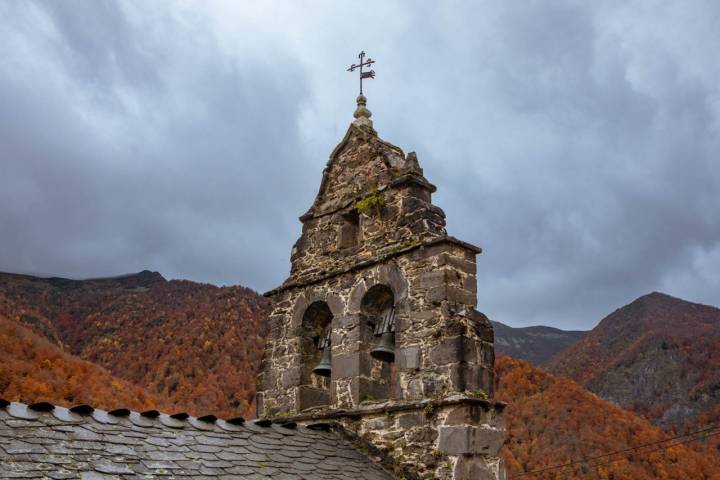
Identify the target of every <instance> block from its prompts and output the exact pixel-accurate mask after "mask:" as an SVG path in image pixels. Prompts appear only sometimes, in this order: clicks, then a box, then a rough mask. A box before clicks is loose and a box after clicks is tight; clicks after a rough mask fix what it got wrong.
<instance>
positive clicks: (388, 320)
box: [360, 285, 398, 401]
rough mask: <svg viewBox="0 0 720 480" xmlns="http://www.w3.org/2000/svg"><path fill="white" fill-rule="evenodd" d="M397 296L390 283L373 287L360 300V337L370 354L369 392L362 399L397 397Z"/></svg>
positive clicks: (365, 349) (367, 388) (365, 350)
mask: <svg viewBox="0 0 720 480" xmlns="http://www.w3.org/2000/svg"><path fill="white" fill-rule="evenodd" d="M396 313H397V311H396V305H395V295H394V294H393V291H392V289H391V288H390V287H388V286H387V285H375V286H374V287H372V288H370V289H369V290H368V291H367V292H366V293H365V296H364V297H363V299H362V301H361V303H360V328H361V330H360V340H361V345H362V350H363V352H364V353H366V354H367V355H369V357H370V363H371V366H370V371H369V372H367V373H368V377H369V378H368V380H369V381H368V382H367V384H366V388H365V389H366V392H364V394H361V395H360V400H361V401H362V400H384V399H388V398H397V397H398V394H397V369H396V367H395V315H396Z"/></svg>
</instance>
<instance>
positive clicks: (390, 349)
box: [370, 332, 395, 362]
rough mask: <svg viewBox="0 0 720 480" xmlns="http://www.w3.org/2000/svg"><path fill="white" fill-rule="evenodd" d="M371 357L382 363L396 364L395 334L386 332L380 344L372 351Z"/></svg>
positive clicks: (381, 337)
mask: <svg viewBox="0 0 720 480" xmlns="http://www.w3.org/2000/svg"><path fill="white" fill-rule="evenodd" d="M370 355H371V356H372V357H373V358H375V359H377V360H380V361H382V362H394V361H395V334H394V333H393V332H384V333H383V334H382V335H381V336H380V342H378V344H377V345H376V346H375V348H373V349H372V351H371V352H370Z"/></svg>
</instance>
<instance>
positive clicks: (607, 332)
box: [544, 292, 720, 428]
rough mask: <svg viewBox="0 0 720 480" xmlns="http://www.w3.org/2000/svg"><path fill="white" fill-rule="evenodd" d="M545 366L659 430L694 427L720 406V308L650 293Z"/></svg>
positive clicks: (612, 316) (614, 315) (601, 323)
mask: <svg viewBox="0 0 720 480" xmlns="http://www.w3.org/2000/svg"><path fill="white" fill-rule="evenodd" d="M544 368H546V369H547V370H548V371H549V372H551V373H554V374H556V375H563V376H567V377H569V378H571V379H573V380H575V381H576V382H578V383H579V384H581V385H583V386H585V387H586V388H587V389H589V390H590V391H592V392H594V393H596V394H597V395H599V396H600V397H602V398H604V399H606V400H609V401H611V402H613V403H616V404H618V405H620V406H623V407H625V408H628V409H631V410H633V411H635V412H637V413H639V414H641V415H642V416H644V417H646V418H648V419H650V420H651V421H652V422H653V423H655V424H657V425H660V426H662V427H665V428H678V427H682V426H683V425H693V424H697V422H698V421H699V420H700V419H701V417H707V418H709V417H712V416H714V415H715V416H716V415H717V414H713V412H714V411H716V410H717V409H718V407H720V309H717V308H715V307H711V306H707V305H700V304H696V303H691V302H687V301H685V300H681V299H678V298H674V297H671V296H669V295H665V294H662V293H657V292H654V293H650V294H648V295H645V296H642V297H640V298H638V299H637V300H635V301H634V302H632V303H630V304H629V305H626V306H624V307H622V308H620V309H618V310H616V311H614V312H613V313H611V314H610V315H608V316H607V317H605V318H604V319H603V320H602V321H601V322H600V323H599V324H598V326H597V327H595V328H594V329H593V330H592V331H590V332H589V333H587V334H586V335H585V336H584V337H583V338H581V339H580V340H579V341H578V342H577V343H576V344H575V345H573V346H571V347H570V348H568V349H567V350H565V351H563V352H561V353H560V354H558V355H557V356H556V357H554V358H552V359H551V360H549V361H548V362H546V364H545V365H544ZM708 416H709V417H708Z"/></svg>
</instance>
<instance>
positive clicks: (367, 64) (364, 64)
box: [347, 52, 375, 95]
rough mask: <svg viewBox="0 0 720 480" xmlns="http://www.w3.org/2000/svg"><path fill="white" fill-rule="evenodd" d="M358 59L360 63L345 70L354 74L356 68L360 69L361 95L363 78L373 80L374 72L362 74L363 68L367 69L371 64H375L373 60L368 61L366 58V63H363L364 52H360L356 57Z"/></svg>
mask: <svg viewBox="0 0 720 480" xmlns="http://www.w3.org/2000/svg"><path fill="white" fill-rule="evenodd" d="M358 58H359V59H360V63H358V64H357V65H355V64H354V63H353V64H352V65H350V68H348V69H347V71H348V72H354V71H355V69H356V68H359V69H360V95H362V81H363V78H375V70H370V71H368V72H363V67H369V66H370V65H372V64H373V63H375V60H372V59H370V57H368V59H367V61H364V60H363V59H364V58H365V52H360V55H358Z"/></svg>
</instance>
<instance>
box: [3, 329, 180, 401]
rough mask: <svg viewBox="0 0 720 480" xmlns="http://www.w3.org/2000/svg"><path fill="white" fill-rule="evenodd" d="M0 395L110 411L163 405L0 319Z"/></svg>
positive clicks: (22, 399) (158, 399)
mask: <svg viewBox="0 0 720 480" xmlns="http://www.w3.org/2000/svg"><path fill="white" fill-rule="evenodd" d="M0 351H1V352H2V354H3V361H2V362H0V397H2V398H5V399H6V400H11V401H22V402H26V403H32V402H39V401H51V402H53V403H55V404H58V405H64V406H67V407H71V406H75V405H78V404H81V403H87V404H91V405H93V406H96V407H98V408H105V409H114V408H116V407H117V406H118V405H123V406H127V407H128V408H132V409H135V410H141V411H142V410H146V409H149V408H163V409H167V408H169V404H168V402H167V401H165V400H161V399H160V398H159V397H157V396H154V395H151V394H149V393H147V392H146V391H144V390H143V389H142V388H140V387H137V386H135V385H131V384H130V383H128V382H125V381H122V380H118V379H117V378H114V377H113V376H112V375H111V374H110V373H109V372H108V371H107V370H105V369H103V368H100V367H98V366H97V365H93V364H92V363H90V362H85V361H83V360H80V359H77V358H74V357H73V356H71V355H68V354H66V353H64V352H62V351H61V350H60V349H59V348H58V347H57V346H55V345H53V344H52V343H50V342H49V341H47V340H45V339H44V338H41V337H40V336H38V335H36V334H35V333H33V332H31V331H30V330H28V329H27V328H24V327H22V326H20V325H17V324H16V323H14V322H11V321H9V320H7V319H6V318H3V317H0Z"/></svg>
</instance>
